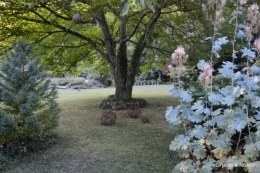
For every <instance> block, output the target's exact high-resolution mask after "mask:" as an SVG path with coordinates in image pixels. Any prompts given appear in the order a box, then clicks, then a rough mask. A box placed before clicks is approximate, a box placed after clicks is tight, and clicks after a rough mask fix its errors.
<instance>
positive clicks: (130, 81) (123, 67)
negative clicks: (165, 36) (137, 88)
mask: <svg viewBox="0 0 260 173" xmlns="http://www.w3.org/2000/svg"><path fill="white" fill-rule="evenodd" d="M160 14H161V10H160V9H157V10H156V12H155V13H154V14H153V16H152V17H151V18H150V21H149V22H148V24H147V27H146V30H145V32H144V33H143V34H142V36H141V37H140V38H139V39H138V41H137V44H136V46H135V50H134V52H133V54H132V56H131V60H128V57H127V42H128V41H130V39H131V37H132V36H133V35H134V33H135V32H136V29H134V31H133V33H131V34H127V21H128V18H127V16H125V17H121V18H120V29H119V35H120V38H119V41H117V42H116V41H115V40H113V38H112V36H111V33H110V32H109V28H108V25H107V23H106V18H105V16H104V14H99V15H97V16H96V17H97V20H98V22H99V25H100V27H101V29H102V33H103V37H104V44H105V47H106V53H104V52H103V53H101V54H102V55H103V57H104V58H105V59H106V60H107V61H108V63H109V67H110V69H111V72H112V74H113V75H114V80H115V88H116V91H115V97H116V98H120V99H126V100H129V99H132V90H133V85H134V82H135V76H136V73H137V71H138V69H139V61H140V58H141V55H142V52H143V50H144V48H145V46H146V44H147V42H148V40H149V38H150V36H151V34H152V31H153V29H154V26H155V25H156V23H157V21H158V18H159V17H160ZM145 15H146V13H145V14H144V15H143V17H144V16H145ZM141 19H142V18H140V21H139V22H138V25H139V24H140V23H141ZM138 25H137V26H138ZM129 35H130V36H129ZM116 44H118V45H119V46H118V48H117V49H116Z"/></svg>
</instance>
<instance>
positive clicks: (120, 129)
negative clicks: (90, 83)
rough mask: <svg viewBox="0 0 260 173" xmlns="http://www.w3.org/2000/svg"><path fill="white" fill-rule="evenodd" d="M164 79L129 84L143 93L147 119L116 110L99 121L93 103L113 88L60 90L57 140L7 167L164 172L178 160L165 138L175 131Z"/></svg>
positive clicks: (27, 171)
mask: <svg viewBox="0 0 260 173" xmlns="http://www.w3.org/2000/svg"><path fill="white" fill-rule="evenodd" d="M168 88H169V85H147V86H134V90H133V97H134V98H144V99H145V100H146V101H147V102H148V104H149V105H148V106H147V107H146V108H143V109H142V116H147V117H148V118H149V119H150V123H148V124H143V123H142V122H141V118H140V117H139V118H137V119H131V118H129V117H127V115H126V112H127V111H126V110H120V111H115V112H116V114H117V120H116V124H115V125H113V126H103V125H101V124H100V115H101V114H102V112H103V111H104V110H101V109H99V108H98V104H99V103H100V102H101V100H102V99H105V98H106V97H107V96H108V95H111V94H113V93H114V91H115V89H114V88H102V89H85V90H81V91H77V90H66V89H64V90H59V99H58V102H59V104H60V106H61V108H62V112H61V113H60V125H59V127H58V128H57V129H56V132H57V133H58V140H57V144H55V145H54V146H52V147H51V148H50V149H48V150H45V151H40V152H38V153H34V154H31V155H29V156H26V157H25V158H24V159H23V160H22V161H20V162H18V163H13V164H9V165H7V170H6V171H4V172H6V173H168V172H171V171H172V169H173V167H174V165H176V163H177V162H178V160H179V158H178V157H177V155H176V154H175V153H174V152H172V151H170V150H169V144H170V143H171V141H172V140H173V138H174V136H175V135H176V134H178V131H174V130H172V129H170V127H169V124H168V122H166V120H165V111H166V109H167V107H168V106H170V105H172V106H174V105H176V104H177V103H176V101H175V100H174V99H173V98H172V97H171V96H170V94H169V93H168V92H167V90H168Z"/></svg>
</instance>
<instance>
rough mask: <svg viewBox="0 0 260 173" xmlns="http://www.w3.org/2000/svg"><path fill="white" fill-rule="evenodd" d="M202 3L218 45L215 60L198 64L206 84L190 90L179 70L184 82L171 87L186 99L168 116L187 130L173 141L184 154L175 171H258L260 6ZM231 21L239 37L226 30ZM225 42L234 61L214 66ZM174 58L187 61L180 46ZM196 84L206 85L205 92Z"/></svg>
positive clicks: (221, 0) (240, 0)
mask: <svg viewBox="0 0 260 173" xmlns="http://www.w3.org/2000/svg"><path fill="white" fill-rule="evenodd" d="M202 7H203V11H204V13H205V15H206V16H207V19H209V22H211V23H212V24H213V34H212V36H210V37H208V38H206V40H207V41H210V42H211V44H212V49H211V52H210V60H209V61H207V60H200V61H199V63H198V65H197V67H198V69H199V71H200V75H199V78H198V81H199V84H200V85H199V87H198V86H195V87H194V86H190V87H189V88H188V89H184V88H183V87H182V82H181V81H180V74H182V73H177V75H178V83H177V84H176V85H175V86H171V87H170V88H169V91H170V92H171V93H172V96H173V97H178V98H179V101H180V104H179V105H178V106H176V107H172V106H170V107H168V109H167V111H166V115H165V116H166V119H167V121H168V122H169V123H170V125H171V127H172V128H179V127H180V126H182V127H183V129H184V133H183V134H180V135H177V136H176V137H175V138H174V140H173V141H172V142H171V144H170V149H171V150H173V151H176V152H177V153H178V155H179V156H180V157H181V158H182V160H181V161H180V163H179V164H177V165H176V166H175V168H174V170H173V172H174V173H177V172H193V173H194V172H199V173H212V172H214V173H220V172H222V173H223V172H250V173H258V172H259V169H260V164H259V163H260V162H259V151H260V142H259V141H260V123H259V122H260V121H259V120H260V109H259V108H260V97H259V93H260V89H259V82H260V68H259V67H257V66H255V65H254V62H255V61H256V60H257V59H258V52H259V51H260V38H259V37H256V36H257V34H256V33H257V32H258V31H259V24H260V22H259V17H260V15H259V6H258V5H257V4H256V3H251V4H250V3H249V2H247V0H237V1H226V0H209V1H208V3H207V4H203V5H202ZM212 12H213V13H212ZM230 14H231V15H230ZM227 17H228V18H227ZM226 21H228V24H229V25H230V26H231V25H232V26H233V27H230V28H231V29H234V32H233V31H232V32H233V33H234V34H232V35H233V36H223V35H222V34H221V33H220V31H221V26H223V25H224V24H225V22H226ZM229 33H230V32H229ZM258 35H259V34H258ZM246 43H248V44H246ZM229 44H230V46H229ZM223 47H225V49H227V48H229V50H230V51H229V52H231V54H230V57H232V58H231V61H223V62H222V66H221V67H220V68H218V69H214V63H215V62H216V61H219V59H220V58H221V56H222V55H223V53H222V52H221V50H223ZM173 57H175V59H173V60H176V59H177V58H176V57H178V60H181V61H182V62H184V61H186V55H185V52H184V50H183V49H180V48H178V49H177V50H176V51H175V52H174V56H173ZM239 57H240V58H242V59H244V61H245V63H244V64H245V65H244V67H243V68H242V69H240V68H238V66H240V65H241V61H237V59H239ZM242 61H243V60H242ZM179 70H183V68H179ZM216 74H217V75H218V78H219V76H222V78H225V82H224V83H222V82H220V81H217V80H214V78H215V77H216ZM196 84H197V83H196ZM194 88H195V89H194ZM196 88H200V90H199V92H198V90H197V89H196Z"/></svg>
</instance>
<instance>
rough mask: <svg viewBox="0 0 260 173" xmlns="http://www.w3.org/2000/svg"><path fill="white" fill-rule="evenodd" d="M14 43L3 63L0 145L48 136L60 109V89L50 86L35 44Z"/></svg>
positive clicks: (0, 97) (0, 93)
mask: <svg viewBox="0 0 260 173" xmlns="http://www.w3.org/2000/svg"><path fill="white" fill-rule="evenodd" d="M13 46H14V49H13V51H10V52H9V53H7V54H6V55H4V57H5V62H3V63H2V64H1V65H0V103H1V104H0V146H1V145H2V146H8V144H10V143H14V142H16V143H17V141H18V143H20V142H19V141H32V140H34V139H36V138H39V137H40V136H46V134H47V133H48V132H50V130H51V129H53V128H55V127H57V125H58V114H59V112H60V109H59V106H58V104H57V102H56V101H55V99H56V98H57V91H56V89H55V88H49V84H50V80H49V79H48V74H47V73H45V72H43V68H42V67H41V66H40V59H39V58H35V57H34V56H33V55H32V51H33V47H32V46H28V45H27V43H26V41H18V42H17V43H14V44H13Z"/></svg>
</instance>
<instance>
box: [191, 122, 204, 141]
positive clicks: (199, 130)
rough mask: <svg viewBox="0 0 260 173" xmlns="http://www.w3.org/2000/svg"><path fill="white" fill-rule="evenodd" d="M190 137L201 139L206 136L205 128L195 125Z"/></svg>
mask: <svg viewBox="0 0 260 173" xmlns="http://www.w3.org/2000/svg"><path fill="white" fill-rule="evenodd" d="M190 135H191V136H192V137H193V136H194V137H196V138H198V139H202V138H205V137H206V136H207V135H208V132H207V129H206V128H205V127H202V126H201V125H195V126H194V129H193V130H192V132H191V134H190Z"/></svg>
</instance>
